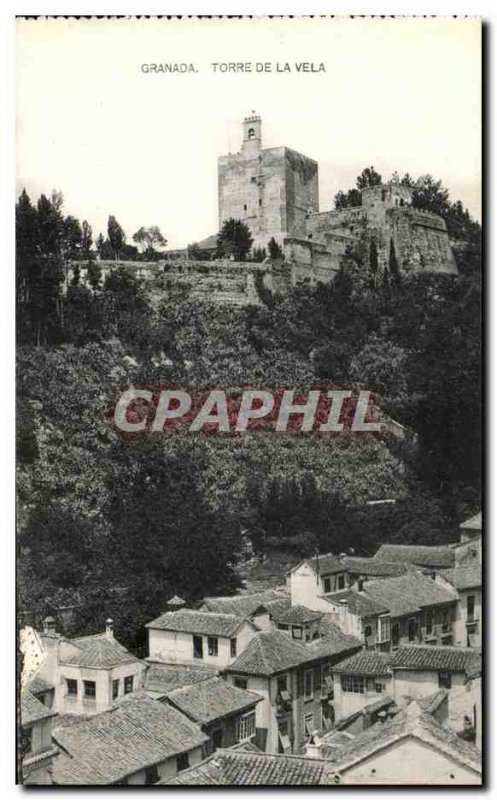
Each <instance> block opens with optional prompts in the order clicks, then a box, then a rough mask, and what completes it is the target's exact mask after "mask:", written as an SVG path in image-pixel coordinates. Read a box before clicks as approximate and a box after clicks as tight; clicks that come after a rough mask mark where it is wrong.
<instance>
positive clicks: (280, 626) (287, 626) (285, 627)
mask: <svg viewBox="0 0 497 800" xmlns="http://www.w3.org/2000/svg"><path fill="white" fill-rule="evenodd" d="M289 627H290V626H289V625H285V624H284V623H280V624H279V625H278V630H279V631H287V630H288V629H289Z"/></svg>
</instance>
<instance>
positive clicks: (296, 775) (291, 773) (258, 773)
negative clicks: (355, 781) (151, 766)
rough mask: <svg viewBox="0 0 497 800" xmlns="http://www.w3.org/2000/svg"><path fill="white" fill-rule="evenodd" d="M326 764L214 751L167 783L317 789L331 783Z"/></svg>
mask: <svg viewBox="0 0 497 800" xmlns="http://www.w3.org/2000/svg"><path fill="white" fill-rule="evenodd" d="M334 772H335V770H334V769H332V768H331V766H330V764H329V762H328V761H325V760H324V759H319V758H305V757H304V756H290V755H279V754H272V753H254V752H246V751H243V750H216V752H215V753H214V754H213V755H212V756H210V758H208V759H207V760H206V761H203V762H202V763H201V764H198V765H196V766H195V767H190V769H187V770H184V771H183V772H180V773H179V774H178V775H176V776H175V777H174V778H172V779H171V780H169V781H164V783H165V784H167V785H174V786H192V785H193V786H316V785H318V784H331V783H333V777H332V776H333V774H334Z"/></svg>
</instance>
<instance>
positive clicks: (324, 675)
mask: <svg viewBox="0 0 497 800" xmlns="http://www.w3.org/2000/svg"><path fill="white" fill-rule="evenodd" d="M330 673H331V671H330V665H329V664H323V665H322V666H321V697H328V695H329V694H331V693H332V692H333V678H332V676H331V674H330Z"/></svg>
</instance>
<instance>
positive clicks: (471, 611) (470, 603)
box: [466, 594, 475, 622]
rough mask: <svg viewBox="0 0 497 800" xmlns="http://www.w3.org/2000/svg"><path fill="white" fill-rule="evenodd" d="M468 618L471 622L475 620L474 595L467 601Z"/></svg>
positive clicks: (469, 596)
mask: <svg viewBox="0 0 497 800" xmlns="http://www.w3.org/2000/svg"><path fill="white" fill-rule="evenodd" d="M466 616H467V618H468V620H469V622H472V621H473V620H474V618H475V596H474V594H469V595H468V597H467V600H466Z"/></svg>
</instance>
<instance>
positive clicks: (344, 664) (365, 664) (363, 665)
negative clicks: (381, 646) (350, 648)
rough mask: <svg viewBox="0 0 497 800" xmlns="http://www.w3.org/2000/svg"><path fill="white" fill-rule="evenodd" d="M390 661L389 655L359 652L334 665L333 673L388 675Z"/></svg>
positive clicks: (369, 651) (374, 651) (390, 656)
mask: <svg viewBox="0 0 497 800" xmlns="http://www.w3.org/2000/svg"><path fill="white" fill-rule="evenodd" d="M391 661H392V654H391V653H379V652H378V651H376V650H361V651H360V652H359V653H355V654H354V655H353V656H350V658H346V659H345V660H344V661H340V662H339V663H338V664H335V665H334V666H333V672H346V673H347V674H348V675H388V671H389V667H390V663H391Z"/></svg>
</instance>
